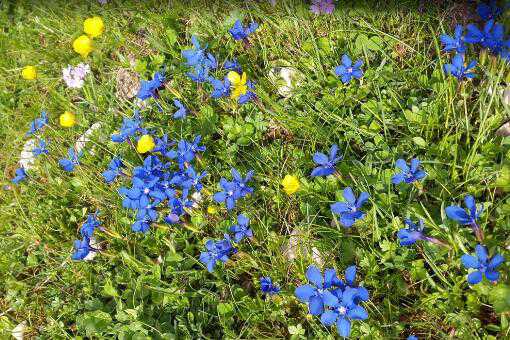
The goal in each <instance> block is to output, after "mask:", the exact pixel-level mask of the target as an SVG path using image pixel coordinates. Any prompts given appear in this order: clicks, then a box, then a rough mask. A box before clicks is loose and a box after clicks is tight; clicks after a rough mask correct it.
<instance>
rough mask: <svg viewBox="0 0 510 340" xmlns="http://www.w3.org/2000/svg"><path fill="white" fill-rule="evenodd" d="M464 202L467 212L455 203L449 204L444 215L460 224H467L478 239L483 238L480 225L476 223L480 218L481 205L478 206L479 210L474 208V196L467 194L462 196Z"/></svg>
mask: <svg viewBox="0 0 510 340" xmlns="http://www.w3.org/2000/svg"><path fill="white" fill-rule="evenodd" d="M464 203H465V205H466V208H467V209H468V212H466V210H465V209H464V208H461V207H459V206H456V205H451V206H449V207H446V209H445V212H446V216H448V218H450V219H452V220H454V221H455V222H457V223H459V224H461V225H469V226H470V227H471V228H472V229H473V231H474V232H475V234H476V236H477V237H478V239H480V240H481V239H483V234H482V230H481V229H480V226H479V225H478V223H477V220H478V218H480V215H481V214H482V212H483V206H482V207H480V209H479V210H476V202H475V199H474V197H473V196H471V195H467V196H466V197H465V198H464Z"/></svg>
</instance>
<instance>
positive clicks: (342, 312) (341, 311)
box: [338, 306, 347, 315]
mask: <svg viewBox="0 0 510 340" xmlns="http://www.w3.org/2000/svg"><path fill="white" fill-rule="evenodd" d="M338 313H340V315H345V314H346V313H347V308H345V307H344V306H341V307H339V308H338Z"/></svg>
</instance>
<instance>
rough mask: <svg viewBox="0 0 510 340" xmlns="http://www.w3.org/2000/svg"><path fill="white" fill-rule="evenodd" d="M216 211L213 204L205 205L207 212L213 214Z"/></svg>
mask: <svg viewBox="0 0 510 340" xmlns="http://www.w3.org/2000/svg"><path fill="white" fill-rule="evenodd" d="M217 212H218V208H216V207H215V206H214V205H210V206H208V207H207V213H208V214H211V215H214V214H216V213H217Z"/></svg>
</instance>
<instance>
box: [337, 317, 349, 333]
mask: <svg viewBox="0 0 510 340" xmlns="http://www.w3.org/2000/svg"><path fill="white" fill-rule="evenodd" d="M336 328H337V331H338V334H339V335H340V336H342V337H344V338H348V337H349V335H351V322H350V321H349V320H348V319H347V318H344V317H341V318H338V321H337V322H336Z"/></svg>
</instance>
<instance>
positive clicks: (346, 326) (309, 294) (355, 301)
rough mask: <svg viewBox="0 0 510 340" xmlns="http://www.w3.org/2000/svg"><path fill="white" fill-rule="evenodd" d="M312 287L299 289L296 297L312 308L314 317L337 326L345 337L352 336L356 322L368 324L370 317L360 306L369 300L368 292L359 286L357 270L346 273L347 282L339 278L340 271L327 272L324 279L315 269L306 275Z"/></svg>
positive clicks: (330, 270)
mask: <svg viewBox="0 0 510 340" xmlns="http://www.w3.org/2000/svg"><path fill="white" fill-rule="evenodd" d="M306 278H307V279H308V281H309V282H310V284H305V285H302V286H299V287H297V288H296V290H295V292H294V294H295V295H296V297H297V298H298V299H299V301H301V302H303V303H306V304H308V311H309V313H310V314H312V315H320V319H321V323H322V324H323V325H325V326H332V325H333V324H336V326H337V332H338V334H339V335H340V336H342V337H348V336H349V335H350V334H351V321H352V320H366V319H367V318H368V313H367V311H366V310H365V308H363V306H361V305H360V303H361V302H364V301H367V300H368V299H369V294H368V290H367V289H366V288H364V287H362V286H358V285H357V284H356V266H350V267H348V268H347V269H346V270H345V282H344V281H343V280H341V279H339V278H338V276H337V274H336V270H335V269H333V268H329V269H326V270H325V271H324V275H323V274H322V273H321V271H320V270H319V269H318V268H317V267H315V266H310V267H308V269H307V271H306Z"/></svg>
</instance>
